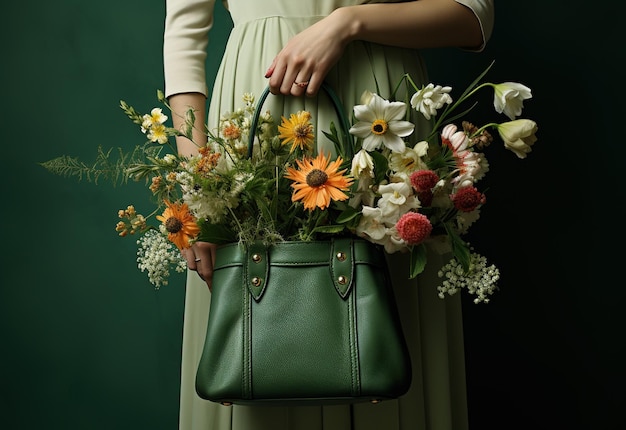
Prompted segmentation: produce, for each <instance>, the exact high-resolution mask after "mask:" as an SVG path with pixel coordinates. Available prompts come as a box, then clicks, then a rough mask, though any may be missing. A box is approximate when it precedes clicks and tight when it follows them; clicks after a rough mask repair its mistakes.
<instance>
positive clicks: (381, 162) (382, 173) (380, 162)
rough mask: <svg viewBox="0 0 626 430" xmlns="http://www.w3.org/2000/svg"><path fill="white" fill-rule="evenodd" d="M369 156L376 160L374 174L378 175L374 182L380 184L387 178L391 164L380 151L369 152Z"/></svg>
mask: <svg viewBox="0 0 626 430" xmlns="http://www.w3.org/2000/svg"><path fill="white" fill-rule="evenodd" d="M369 154H370V155H371V156H372V159H373V160H374V173H375V175H376V177H375V178H374V182H375V183H377V184H380V183H381V182H382V181H383V180H384V179H385V178H386V175H387V169H388V168H389V162H388V161H387V157H385V156H384V155H383V154H382V153H380V152H378V151H372V152H369Z"/></svg>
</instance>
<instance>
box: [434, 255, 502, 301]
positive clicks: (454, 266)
mask: <svg viewBox="0 0 626 430" xmlns="http://www.w3.org/2000/svg"><path fill="white" fill-rule="evenodd" d="M437 274H438V275H439V277H440V278H445V280H444V281H443V283H442V284H441V285H440V286H438V287H437V290H439V297H440V298H442V299H443V298H444V297H445V295H446V293H447V294H449V295H453V294H455V293H456V292H458V291H459V290H460V289H461V288H465V289H466V290H467V292H468V293H470V294H474V295H476V298H475V299H474V303H480V302H484V303H489V296H490V295H492V294H493V293H494V291H495V290H496V289H497V288H498V286H497V285H496V283H497V282H498V280H499V279H500V270H498V268H497V267H496V266H495V265H493V264H492V265H491V266H487V259H486V258H485V257H483V256H482V255H480V254H477V253H475V252H472V253H471V255H470V271H469V273H464V271H463V267H462V266H461V265H460V264H459V262H458V261H457V260H456V259H454V258H452V259H451V260H450V261H449V262H448V263H447V264H445V265H444V266H443V267H442V268H441V269H440V270H439V272H438V273H437Z"/></svg>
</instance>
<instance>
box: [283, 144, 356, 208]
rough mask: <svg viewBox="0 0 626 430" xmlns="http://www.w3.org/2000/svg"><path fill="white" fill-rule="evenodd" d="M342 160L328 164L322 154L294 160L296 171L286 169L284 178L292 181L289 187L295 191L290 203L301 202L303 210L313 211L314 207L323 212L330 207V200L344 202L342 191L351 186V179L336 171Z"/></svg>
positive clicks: (345, 196) (342, 171)
mask: <svg viewBox="0 0 626 430" xmlns="http://www.w3.org/2000/svg"><path fill="white" fill-rule="evenodd" d="M342 162H343V160H342V159H341V157H337V159H336V160H335V161H334V162H332V163H330V155H329V157H328V158H326V157H324V154H320V155H318V156H317V157H316V158H313V159H311V158H306V159H304V160H296V163H298V168H299V170H298V169H294V168H293V167H288V168H287V174H286V175H285V178H287V179H291V180H292V181H294V183H293V184H291V186H292V187H293V189H294V190H295V192H294V193H293V195H292V196H291V201H292V202H296V201H298V200H302V202H303V203H304V208H305V209H309V210H313V209H315V208H316V207H318V208H320V209H322V210H324V209H326V208H327V207H328V206H329V205H330V201H331V199H332V200H337V201H341V200H346V199H347V198H348V196H347V195H346V194H345V193H343V192H342V191H346V190H348V189H349V188H350V185H352V178H350V177H348V176H344V175H343V173H344V172H345V171H346V170H345V169H344V170H341V171H338V169H339V166H341V163H342Z"/></svg>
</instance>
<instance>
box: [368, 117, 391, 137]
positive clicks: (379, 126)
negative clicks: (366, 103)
mask: <svg viewBox="0 0 626 430" xmlns="http://www.w3.org/2000/svg"><path fill="white" fill-rule="evenodd" d="M387 127H388V126H387V121H385V120H384V119H377V120H376V121H374V122H373V123H372V133H374V134H378V135H381V134H385V133H386V132H387Z"/></svg>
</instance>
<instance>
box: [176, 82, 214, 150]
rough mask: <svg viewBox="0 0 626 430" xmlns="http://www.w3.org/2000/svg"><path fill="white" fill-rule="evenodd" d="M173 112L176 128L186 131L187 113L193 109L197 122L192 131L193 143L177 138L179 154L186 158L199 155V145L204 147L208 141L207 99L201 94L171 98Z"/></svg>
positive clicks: (179, 95)
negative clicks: (206, 123)
mask: <svg viewBox="0 0 626 430" xmlns="http://www.w3.org/2000/svg"><path fill="white" fill-rule="evenodd" d="M169 105H170V108H171V110H172V123H173V126H174V128H176V129H178V130H184V129H185V127H186V117H187V112H188V111H189V110H190V109H192V110H193V113H194V116H195V121H194V126H193V130H192V136H193V142H192V141H191V140H189V139H187V138H185V137H182V136H179V137H177V138H176V147H177V149H178V153H179V154H181V155H185V156H190V155H195V154H197V153H198V145H204V144H205V143H206V141H207V136H206V134H205V127H206V126H205V121H206V97H205V96H204V94H200V93H181V94H175V95H173V96H171V97H170V98H169Z"/></svg>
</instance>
